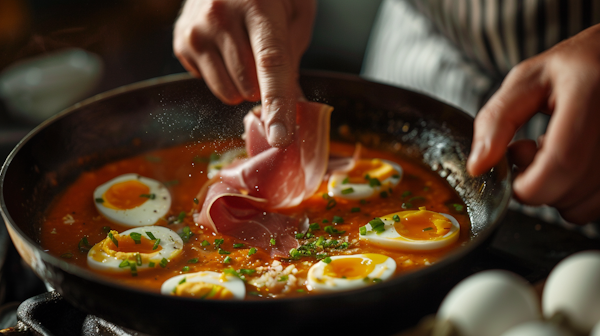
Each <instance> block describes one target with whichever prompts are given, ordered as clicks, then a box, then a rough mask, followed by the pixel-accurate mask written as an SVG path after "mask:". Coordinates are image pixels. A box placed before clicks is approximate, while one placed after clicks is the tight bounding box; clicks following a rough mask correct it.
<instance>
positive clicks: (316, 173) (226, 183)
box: [195, 102, 333, 257]
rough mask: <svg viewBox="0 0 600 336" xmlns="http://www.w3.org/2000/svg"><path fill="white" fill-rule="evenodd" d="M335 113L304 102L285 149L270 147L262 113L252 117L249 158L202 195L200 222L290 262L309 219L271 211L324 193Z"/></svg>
mask: <svg viewBox="0 0 600 336" xmlns="http://www.w3.org/2000/svg"><path fill="white" fill-rule="evenodd" d="M332 110H333V109H332V108H331V107H330V106H327V105H323V104H319V103H311V102H299V103H298V104H297V107H296V123H297V127H296V131H295V133H294V138H293V141H292V143H291V144H290V145H289V146H288V147H286V148H283V149H282V148H275V147H271V146H269V144H268V142H267V138H266V133H265V129H264V124H263V123H262V122H261V120H260V112H261V110H260V108H255V109H253V110H252V111H251V112H250V113H248V114H247V115H246V117H245V118H244V127H245V133H244V137H245V140H246V151H247V153H248V156H249V157H248V158H247V159H242V160H238V161H236V162H234V163H232V164H231V165H230V166H228V167H226V168H224V169H222V170H221V171H220V173H219V174H218V175H217V178H213V179H212V180H211V183H213V184H212V185H210V187H209V188H208V190H207V191H204V190H203V191H201V193H200V195H201V196H202V197H204V202H203V206H202V209H201V211H200V213H199V214H198V215H197V216H196V217H195V220H196V222H197V223H199V224H203V225H207V226H209V227H211V228H212V229H213V230H214V231H216V232H221V233H223V234H227V235H231V236H234V237H236V238H238V239H242V240H246V241H247V242H248V244H250V245H252V246H256V247H261V248H264V249H267V250H270V251H271V255H272V256H280V257H285V256H287V255H288V251H289V250H290V249H292V248H295V247H298V241H297V240H296V239H295V238H294V237H293V234H294V232H296V231H298V230H299V225H301V224H302V225H303V224H305V223H304V219H298V218H292V217H289V216H285V215H282V214H278V213H275V212H273V211H272V210H274V209H280V208H287V207H292V206H296V205H298V204H300V203H301V202H302V201H303V200H305V199H306V198H308V197H310V196H311V195H313V194H314V193H315V191H316V190H317V189H318V188H319V185H320V183H321V181H322V180H323V176H324V175H325V172H326V171H327V164H328V155H329V118H330V115H331V111H332ZM200 195H199V197H198V198H199V199H200V198H201V197H200ZM272 239H273V240H272ZM273 242H275V244H274V245H273V244H272V243H273Z"/></svg>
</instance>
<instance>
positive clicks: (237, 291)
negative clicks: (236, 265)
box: [160, 271, 246, 300]
mask: <svg viewBox="0 0 600 336" xmlns="http://www.w3.org/2000/svg"><path fill="white" fill-rule="evenodd" d="M184 278H185V281H186V282H205V283H210V284H213V285H219V286H223V287H225V288H227V289H228V290H229V291H230V292H231V293H232V294H233V298H234V299H235V300H243V299H244V297H246V285H244V282H243V281H242V280H241V279H240V278H238V277H235V276H233V275H229V274H222V273H218V272H212V271H205V272H198V273H189V274H180V275H176V276H174V277H172V278H170V279H169V280H167V281H165V282H164V283H163V284H162V286H161V288H160V292H161V294H163V295H173V290H174V289H175V287H177V285H178V284H179V283H180V282H181V281H182V280H183V279H184Z"/></svg>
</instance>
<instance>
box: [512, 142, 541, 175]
mask: <svg viewBox="0 0 600 336" xmlns="http://www.w3.org/2000/svg"><path fill="white" fill-rule="evenodd" d="M537 150H538V148H537V145H536V143H535V141H533V140H529V139H524V140H519V141H515V142H513V143H511V144H510V145H509V146H508V162H510V163H512V164H513V165H514V166H516V169H517V172H523V171H525V170H526V169H527V167H529V165H530V164H531V163H532V162H533V159H534V157H535V154H536V153H537Z"/></svg>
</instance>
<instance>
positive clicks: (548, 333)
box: [502, 321, 573, 336]
mask: <svg viewBox="0 0 600 336" xmlns="http://www.w3.org/2000/svg"><path fill="white" fill-rule="evenodd" d="M502 336H573V333H571V332H570V331H568V330H566V329H563V328H560V327H558V326H556V325H554V324H552V323H548V322H545V321H530V322H525V323H521V324H519V325H517V326H515V327H513V328H510V329H509V330H508V331H507V332H505V333H503V334H502Z"/></svg>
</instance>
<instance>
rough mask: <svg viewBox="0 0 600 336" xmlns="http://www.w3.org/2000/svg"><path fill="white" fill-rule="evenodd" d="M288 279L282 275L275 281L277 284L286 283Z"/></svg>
mask: <svg viewBox="0 0 600 336" xmlns="http://www.w3.org/2000/svg"><path fill="white" fill-rule="evenodd" d="M288 279H289V277H288V276H287V275H282V276H280V277H279V279H277V281H279V282H286V281H288Z"/></svg>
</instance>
